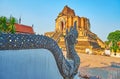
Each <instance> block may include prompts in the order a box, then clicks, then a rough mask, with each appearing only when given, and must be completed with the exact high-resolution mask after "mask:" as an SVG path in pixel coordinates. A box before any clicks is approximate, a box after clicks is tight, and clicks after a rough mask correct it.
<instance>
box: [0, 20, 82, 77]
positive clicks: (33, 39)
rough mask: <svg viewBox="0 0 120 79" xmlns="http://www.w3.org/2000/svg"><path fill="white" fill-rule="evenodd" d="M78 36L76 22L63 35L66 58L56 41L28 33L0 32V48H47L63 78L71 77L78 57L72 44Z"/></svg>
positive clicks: (77, 63)
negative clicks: (64, 35)
mask: <svg viewBox="0 0 120 79" xmlns="http://www.w3.org/2000/svg"><path fill="white" fill-rule="evenodd" d="M77 37H78V33H77V30H76V22H75V24H74V27H73V28H71V29H70V32H67V35H66V37H65V40H66V41H65V42H66V47H67V53H68V54H67V57H68V60H69V61H68V60H67V59H65V57H64V56H63V53H62V50H61V49H60V48H59V46H58V44H57V43H56V41H54V40H53V39H51V38H49V37H47V36H43V35H28V34H4V33H1V34H0V50H21V49H41V48H42V49H48V50H49V51H51V53H52V54H53V56H54V58H55V60H56V63H57V66H58V69H59V71H60V73H61V75H62V76H63V78H64V79H73V77H74V76H75V75H76V74H77V70H78V67H79V64H80V59H79V57H78V55H77V54H76V52H75V50H74V44H75V42H76V39H77Z"/></svg>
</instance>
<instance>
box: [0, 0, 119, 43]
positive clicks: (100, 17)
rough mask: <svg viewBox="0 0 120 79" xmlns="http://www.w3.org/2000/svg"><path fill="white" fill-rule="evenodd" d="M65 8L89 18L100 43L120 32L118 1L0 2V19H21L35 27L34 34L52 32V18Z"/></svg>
mask: <svg viewBox="0 0 120 79" xmlns="http://www.w3.org/2000/svg"><path fill="white" fill-rule="evenodd" d="M65 5H68V6H69V7H70V8H72V9H74V11H75V13H76V15H78V16H80V17H82V16H84V17H87V18H89V19H90V23H91V31H92V32H94V33H95V34H97V35H98V37H100V38H101V39H102V40H103V41H105V40H106V39H107V35H108V34H109V33H110V32H112V31H115V30H120V0H0V16H7V17H9V16H10V15H12V16H14V17H16V18H19V17H21V18H22V24H25V25H32V24H34V30H35V32H36V34H44V32H49V31H54V29H55V19H56V18H57V15H58V14H59V12H61V10H62V9H63V7H64V6H65Z"/></svg>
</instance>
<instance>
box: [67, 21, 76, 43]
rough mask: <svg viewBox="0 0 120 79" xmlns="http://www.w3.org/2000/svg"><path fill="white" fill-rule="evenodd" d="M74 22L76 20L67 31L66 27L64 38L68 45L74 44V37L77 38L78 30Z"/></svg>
mask: <svg viewBox="0 0 120 79" xmlns="http://www.w3.org/2000/svg"><path fill="white" fill-rule="evenodd" d="M76 23H77V21H75V22H74V27H71V28H70V31H69V32H68V29H67V30H66V36H65V40H66V41H67V42H68V43H69V44H70V45H74V44H75V43H76V42H77V40H76V39H77V38H78V31H77V28H76Z"/></svg>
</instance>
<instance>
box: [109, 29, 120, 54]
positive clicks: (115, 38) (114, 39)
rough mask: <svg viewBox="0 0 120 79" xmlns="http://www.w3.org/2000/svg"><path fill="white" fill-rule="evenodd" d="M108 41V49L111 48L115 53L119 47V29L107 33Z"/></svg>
mask: <svg viewBox="0 0 120 79" xmlns="http://www.w3.org/2000/svg"><path fill="white" fill-rule="evenodd" d="M107 39H108V41H109V43H112V44H111V46H110V49H111V50H113V51H114V52H115V54H116V52H117V50H118V49H119V46H118V44H117V43H118V42H119V41H120V30H116V31H115V32H111V33H109V35H108V37H107Z"/></svg>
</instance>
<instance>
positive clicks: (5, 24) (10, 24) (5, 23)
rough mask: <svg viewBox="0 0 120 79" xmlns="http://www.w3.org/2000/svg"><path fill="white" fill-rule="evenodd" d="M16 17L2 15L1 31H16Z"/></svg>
mask: <svg viewBox="0 0 120 79" xmlns="http://www.w3.org/2000/svg"><path fill="white" fill-rule="evenodd" d="M15 23H16V19H15V18H14V17H10V18H7V17H5V16H1V17H0V32H4V33H15V26H14V24H15Z"/></svg>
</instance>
